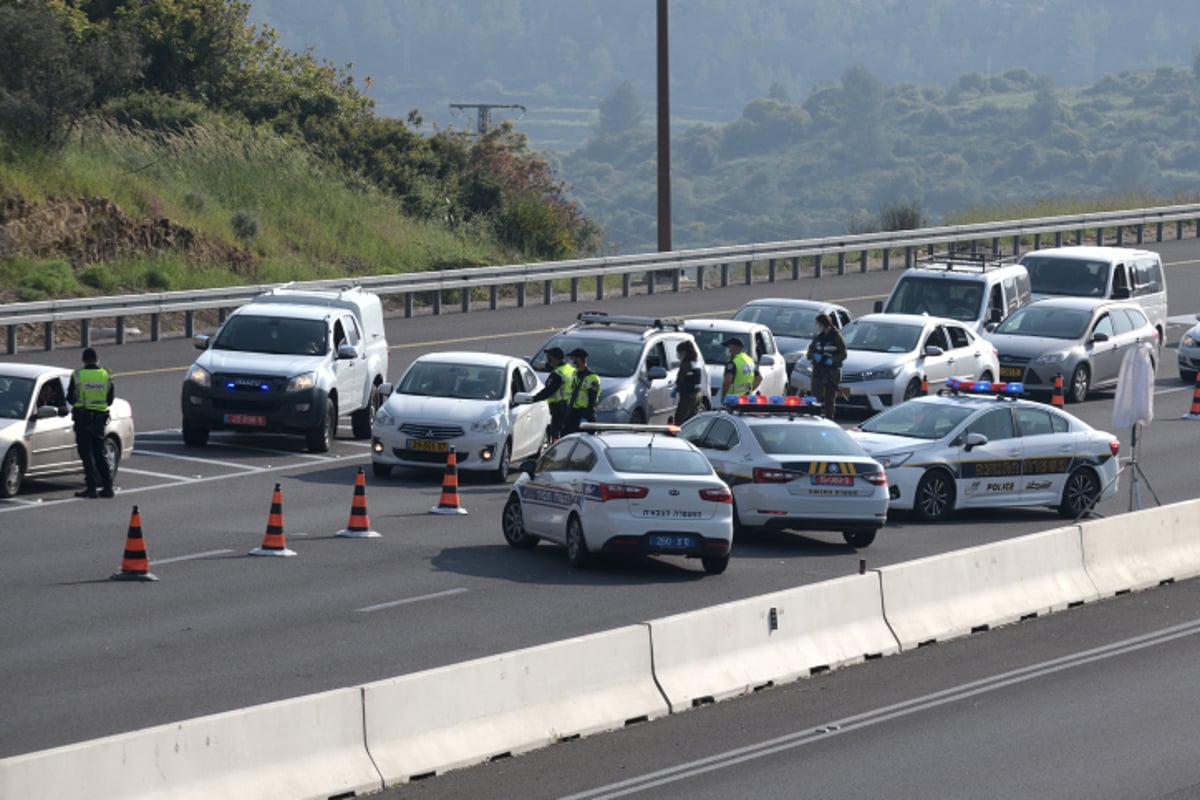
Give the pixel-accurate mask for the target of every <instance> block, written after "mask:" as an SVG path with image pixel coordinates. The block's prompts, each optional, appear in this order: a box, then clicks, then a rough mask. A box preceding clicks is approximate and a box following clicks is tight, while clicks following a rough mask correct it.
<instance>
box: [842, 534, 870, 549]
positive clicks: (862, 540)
mask: <svg viewBox="0 0 1200 800" xmlns="http://www.w3.org/2000/svg"><path fill="white" fill-rule="evenodd" d="M842 538H843V539H845V540H846V544H848V545H850V546H851V547H870V546H871V542H873V541H875V531H843V532H842Z"/></svg>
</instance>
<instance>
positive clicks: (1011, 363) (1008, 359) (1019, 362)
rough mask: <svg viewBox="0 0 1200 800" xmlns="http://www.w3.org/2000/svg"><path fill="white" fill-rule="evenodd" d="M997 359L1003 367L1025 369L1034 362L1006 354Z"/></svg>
mask: <svg viewBox="0 0 1200 800" xmlns="http://www.w3.org/2000/svg"><path fill="white" fill-rule="evenodd" d="M997 358H998V359H999V360H1000V366H1002V367H1023V366H1025V365H1026V364H1028V363H1029V362H1030V361H1031V360H1032V359H1030V358H1028V357H1026V356H1010V355H1007V354H1006V353H1001V354H1000V355H999V356H997Z"/></svg>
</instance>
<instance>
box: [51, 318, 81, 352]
mask: <svg viewBox="0 0 1200 800" xmlns="http://www.w3.org/2000/svg"><path fill="white" fill-rule="evenodd" d="M91 343H92V321H91V320H90V319H81V320H79V346H80V347H88V346H89V345H91ZM46 349H47V350H53V349H54V337H53V335H51V337H50V346H49V347H47V348H46Z"/></svg>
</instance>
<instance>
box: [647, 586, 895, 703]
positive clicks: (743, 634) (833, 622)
mask: <svg viewBox="0 0 1200 800" xmlns="http://www.w3.org/2000/svg"><path fill="white" fill-rule="evenodd" d="M650 631H651V636H652V640H653V646H654V674H655V677H656V678H657V680H658V683H659V685H660V686H662V689H663V692H665V693H666V695H667V698H668V699H669V700H670V702H671V710H672V711H676V712H678V711H684V710H686V709H688V708H691V707H692V706H693V705H698V704H702V703H707V702H716V701H718V700H722V699H725V698H728V697H733V696H735V695H739V694H744V693H746V692H750V691H752V690H754V689H756V688H759V687H761V686H765V685H768V684H773V683H774V684H778V683H784V682H787V681H792V680H796V679H798V678H805V677H808V676H809V675H811V674H812V673H813V672H814V671H819V670H824V669H835V668H837V667H841V666H845V665H847V664H852V663H855V662H858V661H863V660H864V659H865V658H867V657H868V656H875V655H889V654H891V653H895V652H897V651H898V650H899V647H898V645H897V643H896V639H895V637H893V636H892V633H891V631H889V630H888V628H887V625H885V624H884V620H883V609H882V606H881V603H880V594H879V577H878V576H877V575H875V574H867V575H854V576H850V577H846V578H839V579H835V580H832V581H826V582H824V583H817V584H811V585H809V586H801V587H798V588H796V589H788V590H786V591H782V592H775V593H774V594H768V595H763V596H761V597H753V598H750V599H748V600H738V601H735V602H732V603H725V604H723V605H719V606H713V607H710V608H703V609H700V610H698V611H689V612H687V613H684V614H678V615H675V616H672V617H665V618H663V619H657V620H652V621H651V622H650Z"/></svg>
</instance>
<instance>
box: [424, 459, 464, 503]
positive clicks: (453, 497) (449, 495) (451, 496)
mask: <svg viewBox="0 0 1200 800" xmlns="http://www.w3.org/2000/svg"><path fill="white" fill-rule="evenodd" d="M429 513H430V514H466V513H467V510H466V509H465V508H463V507H462V506H460V505H459V504H458V457H457V456H455V455H454V448H453V447H451V448H450V453H449V454H448V455H447V456H446V475H445V477H444V478H442V496H441V498H439V499H438V504H437V506H435V507H434V508H431V509H429Z"/></svg>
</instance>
